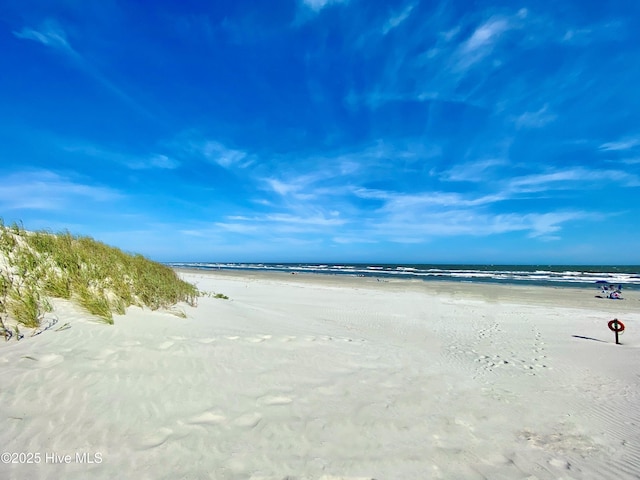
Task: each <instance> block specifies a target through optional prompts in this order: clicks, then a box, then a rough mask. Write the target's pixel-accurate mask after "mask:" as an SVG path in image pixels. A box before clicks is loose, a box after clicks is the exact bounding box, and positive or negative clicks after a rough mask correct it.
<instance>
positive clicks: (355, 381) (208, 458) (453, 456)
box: [0, 271, 640, 480]
mask: <svg viewBox="0 0 640 480" xmlns="http://www.w3.org/2000/svg"><path fill="white" fill-rule="evenodd" d="M180 275H181V277H182V278H184V279H186V280H187V281H190V282H193V283H195V284H196V285H197V286H198V288H199V289H200V290H201V291H206V292H210V293H211V294H210V295H208V296H204V297H202V298H200V301H199V305H198V307H197V308H193V307H189V306H186V305H181V306H180V308H181V309H182V310H183V311H184V312H185V313H186V316H187V318H180V317H178V316H176V315H173V314H171V313H168V312H151V311H149V310H142V309H140V308H129V310H128V311H127V314H126V315H122V316H116V317H115V325H104V324H102V323H100V322H98V321H96V320H95V319H92V318H91V316H89V315H87V314H86V313H83V312H82V311H81V310H80V309H79V308H78V307H76V306H74V305H72V304H71V303H68V302H63V301H56V302H55V307H56V309H55V311H54V312H52V313H51V314H48V316H47V319H46V321H47V322H51V323H53V320H54V318H55V319H57V323H56V324H55V325H52V327H51V328H49V329H48V330H46V331H44V332H43V333H42V334H40V335H38V336H36V337H33V338H25V339H23V340H22V341H20V342H15V341H11V342H3V344H2V345H0V372H1V375H0V406H1V408H0V444H1V445H2V452H3V455H2V463H0V478H3V479H5V478H6V479H21V480H22V479H58V478H65V479H85V478H99V479H111V478H140V479H175V478H185V479H253V480H258V479H264V480H266V479H270V480H276V479H277V480H284V479H296V480H303V479H309V480H311V479H314V480H315V479H318V480H320V479H323V480H338V479H349V480H355V479H360V480H364V479H377V480H383V479H430V478H433V479H483V478H488V479H492V480H495V479H510V480H511V479H529V480H533V479H540V480H542V479H594V480H602V479H612V480H613V479H616V480H619V479H637V478H640V375H639V373H638V372H639V371H638V365H640V335H639V334H638V328H639V327H640V313H638V312H639V311H640V310H639V307H640V292H637V291H630V292H625V297H626V299H625V300H623V301H611V300H604V299H597V298H595V297H594V294H595V293H596V291H595V289H563V288H547V287H526V286H503V285H489V284H476V283H462V282H456V283H445V282H418V281H406V280H402V281H388V282H387V281H377V280H376V279H375V278H358V277H338V276H319V275H289V274H284V273H269V274H267V273H260V272H252V273H244V272H224V271H220V272H200V271H181V272H180ZM213 293H222V294H225V295H227V296H228V297H229V299H227V300H225V299H220V298H214V295H213ZM613 318H618V319H620V320H621V321H623V322H624V323H625V325H626V331H625V333H624V334H623V335H622V336H621V342H622V345H616V344H615V343H614V335H613V333H612V332H611V331H609V329H608V328H607V322H608V321H609V320H611V319H613ZM63 326H65V327H66V328H61V327H63Z"/></svg>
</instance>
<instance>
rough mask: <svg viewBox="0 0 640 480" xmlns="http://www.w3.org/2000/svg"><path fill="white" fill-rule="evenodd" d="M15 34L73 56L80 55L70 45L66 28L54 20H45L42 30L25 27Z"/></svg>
mask: <svg viewBox="0 0 640 480" xmlns="http://www.w3.org/2000/svg"><path fill="white" fill-rule="evenodd" d="M13 34H14V35H15V36H16V37H17V38H21V39H24V40H33V41H35V42H39V43H41V44H43V45H46V46H47V47H51V48H53V49H55V50H58V51H61V52H63V53H65V54H67V55H70V56H72V57H76V58H77V57H79V55H78V53H77V52H76V51H75V50H74V49H73V48H72V47H71V45H69V42H68V41H67V35H66V33H65V32H64V30H63V29H62V28H61V27H60V26H59V25H58V24H57V23H56V22H54V21H53V20H47V21H46V22H44V24H43V25H42V27H41V28H40V30H35V29H33V28H29V27H24V28H23V29H22V30H20V31H14V32H13Z"/></svg>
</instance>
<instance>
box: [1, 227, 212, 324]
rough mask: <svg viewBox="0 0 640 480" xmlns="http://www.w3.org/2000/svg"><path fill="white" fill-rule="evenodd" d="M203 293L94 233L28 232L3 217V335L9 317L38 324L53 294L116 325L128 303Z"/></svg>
mask: <svg viewBox="0 0 640 480" xmlns="http://www.w3.org/2000/svg"><path fill="white" fill-rule="evenodd" d="M198 296H199V292H198V290H197V288H196V287H195V286H194V285H191V284H190V283H187V282H185V281H183V280H181V279H180V278H179V277H178V276H177V274H176V273H175V272H174V271H173V270H172V269H171V268H169V267H167V266H165V265H162V264H159V263H156V262H153V261H151V260H148V259H147V258H145V257H143V256H142V255H131V254H127V253H125V252H123V251H122V250H119V249H117V248H114V247H110V246H108V245H106V244H104V243H101V242H98V241H96V240H94V239H92V238H90V237H82V236H75V235H72V234H70V233H69V232H64V233H59V234H53V233H51V232H46V231H38V232H29V231H26V230H24V228H22V226H20V225H17V224H13V225H11V226H5V225H4V222H2V220H1V219H0V334H2V333H4V334H5V335H6V332H7V328H8V327H7V326H6V322H7V320H8V319H13V320H14V321H15V322H17V323H18V324H21V325H24V326H25V327H28V328H37V327H38V325H39V324H40V321H41V319H42V317H43V315H44V313H45V312H46V311H48V310H49V309H50V304H49V302H48V301H47V298H49V297H55V298H64V299H70V300H73V301H75V302H77V303H79V304H80V305H82V306H83V307H84V308H86V309H87V310H88V311H89V312H90V313H91V314H93V315H96V316H98V317H100V318H101V319H103V320H104V321H105V322H107V323H113V313H120V314H122V313H124V311H125V308H126V307H128V306H130V305H138V306H144V307H149V308H151V309H153V310H156V309H159V308H169V307H171V306H172V305H175V304H176V303H178V302H181V301H184V302H187V303H189V304H190V305H195V304H196V302H197V298H198Z"/></svg>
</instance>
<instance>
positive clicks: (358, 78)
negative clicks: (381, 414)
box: [0, 0, 640, 264]
mask: <svg viewBox="0 0 640 480" xmlns="http://www.w3.org/2000/svg"><path fill="white" fill-rule="evenodd" d="M149 5H151V4H150V3H149V2H134V1H128V2H127V1H118V2H116V1H111V0H101V1H100V2H82V1H77V0H58V1H55V0H46V1H45V0H41V1H32V0H0V45H1V48H0V113H1V115H0V122H1V123H0V159H1V161H0V216H1V217H2V218H4V221H5V223H10V222H13V221H22V222H23V223H24V225H25V227H26V228H29V229H43V228H44V229H50V230H53V231H61V230H65V229H68V230H69V231H71V232H73V233H76V234H83V235H91V236H93V237H95V238H97V239H99V240H102V241H104V242H107V243H110V244H113V245H116V246H118V247H121V248H123V249H125V250H127V251H132V252H139V253H142V254H144V255H146V256H149V257H151V258H153V259H156V260H160V261H254V262H262V261H264V262H267V261H274V262H281V261H303V262H304V261H308V262H378V263H381V262H415V263H417V262H454V263H467V262H476V263H556V264H557V263H561V264H571V263H574V264H575V263H590V264H592V263H597V264H600V263H622V264H640V248H639V247H640V221H639V220H638V218H640V88H639V86H640V67H639V65H640V2H635V1H630V0H618V1H616V0H613V1H608V2H602V1H590V0H565V1H562V2H558V1H547V0H538V1H532V0H531V1H528V2H526V1H514V0H504V1H494V0H492V1H488V0H485V1H483V0H476V1H463V0H450V1H426V0H422V1H418V0H410V1H400V0H398V1H375V0H373V1H372V0H367V1H365V0H272V1H269V2H263V1H242V0H233V1H179V2H178V1H175V2H168V1H156V2H153V7H150V6H149Z"/></svg>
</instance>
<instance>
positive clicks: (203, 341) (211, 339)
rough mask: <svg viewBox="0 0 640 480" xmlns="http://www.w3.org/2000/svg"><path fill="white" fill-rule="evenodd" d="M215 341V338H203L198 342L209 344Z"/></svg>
mask: <svg viewBox="0 0 640 480" xmlns="http://www.w3.org/2000/svg"><path fill="white" fill-rule="evenodd" d="M215 341H216V339H215V338H201V339H200V340H198V342H200V343H204V344H205V345H208V344H210V343H213V342H215Z"/></svg>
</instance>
